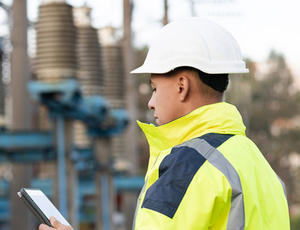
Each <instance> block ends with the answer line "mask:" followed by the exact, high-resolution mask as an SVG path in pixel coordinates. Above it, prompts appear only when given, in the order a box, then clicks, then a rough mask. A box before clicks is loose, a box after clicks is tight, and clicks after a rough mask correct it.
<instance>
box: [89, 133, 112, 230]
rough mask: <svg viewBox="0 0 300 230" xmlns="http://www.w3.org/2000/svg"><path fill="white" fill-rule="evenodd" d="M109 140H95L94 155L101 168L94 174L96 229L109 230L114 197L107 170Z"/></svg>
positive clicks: (109, 174)
mask: <svg viewBox="0 0 300 230" xmlns="http://www.w3.org/2000/svg"><path fill="white" fill-rule="evenodd" d="M111 147H112V146H111V138H98V139H96V140H95V147H94V149H95V155H96V159H97V161H98V163H99V164H100V165H101V166H102V168H100V170H98V171H97V172H96V190H97V194H96V196H97V212H96V213H97V214H96V220H97V223H96V229H97V230H111V229H114V227H113V225H112V214H113V210H114V205H113V203H114V197H115V194H114V193H113V189H112V188H111V186H112V173H111V171H110V168H109V163H110V157H111V149H112V148H111Z"/></svg>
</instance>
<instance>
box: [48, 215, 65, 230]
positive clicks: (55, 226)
mask: <svg viewBox="0 0 300 230" xmlns="http://www.w3.org/2000/svg"><path fill="white" fill-rule="evenodd" d="M50 223H51V225H52V226H53V227H54V228H59V227H62V226H63V224H62V223H60V222H59V221H58V220H57V219H55V218H54V217H53V216H51V217H50Z"/></svg>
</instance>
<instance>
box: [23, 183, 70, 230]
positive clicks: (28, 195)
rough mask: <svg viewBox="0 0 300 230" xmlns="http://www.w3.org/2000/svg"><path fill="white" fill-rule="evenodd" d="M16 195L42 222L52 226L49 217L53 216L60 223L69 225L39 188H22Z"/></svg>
mask: <svg viewBox="0 0 300 230" xmlns="http://www.w3.org/2000/svg"><path fill="white" fill-rule="evenodd" d="M18 196H19V197H20V198H21V199H22V200H23V201H24V202H25V204H26V205H27V207H28V208H29V209H30V210H31V211H32V212H33V214H35V215H36V216H37V217H38V218H39V220H40V221H41V222H42V223H44V224H47V225H48V226H51V227H52V225H51V223H50V217H51V216H53V217H55V218H56V219H57V220H58V221H59V222H61V223H62V224H64V225H70V224H69V223H68V221H66V219H65V218H64V217H63V216H62V215H61V213H60V212H59V211H58V210H57V208H56V207H55V206H54V205H53V204H52V202H51V201H50V200H49V199H48V197H47V196H46V195H45V194H44V193H43V192H42V191H41V190H38V189H27V188H22V189H21V190H20V191H19V192H18Z"/></svg>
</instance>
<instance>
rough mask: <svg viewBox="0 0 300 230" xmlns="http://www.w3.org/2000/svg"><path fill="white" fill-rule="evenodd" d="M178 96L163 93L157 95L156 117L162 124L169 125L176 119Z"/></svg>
mask: <svg viewBox="0 0 300 230" xmlns="http://www.w3.org/2000/svg"><path fill="white" fill-rule="evenodd" d="M176 102H177V101H176V95H174V94H172V93H170V92H167V91H161V92H159V93H157V95H156V107H155V110H156V115H157V116H158V117H159V121H160V122H161V123H167V122H170V121H172V120H174V119H176V105H177V104H176Z"/></svg>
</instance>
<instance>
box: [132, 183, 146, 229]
mask: <svg viewBox="0 0 300 230" xmlns="http://www.w3.org/2000/svg"><path fill="white" fill-rule="evenodd" d="M147 181H148V178H147V180H146V182H145V184H144V186H143V188H142V190H141V192H140V194H139V197H138V199H137V202H136V207H135V212H134V217H133V223H132V230H135V221H136V216H137V212H138V209H139V207H140V203H141V196H142V194H143V193H144V191H145V189H146V185H147Z"/></svg>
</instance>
